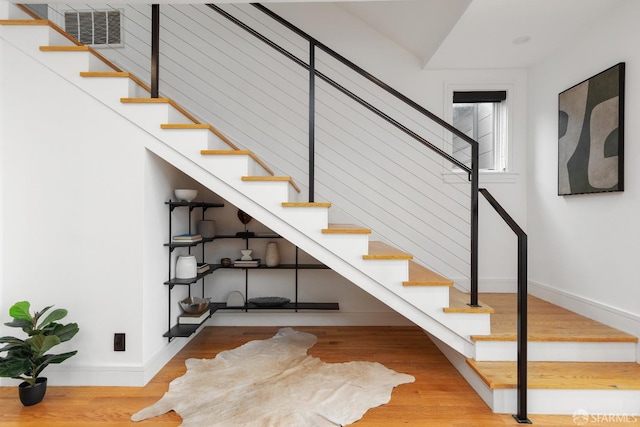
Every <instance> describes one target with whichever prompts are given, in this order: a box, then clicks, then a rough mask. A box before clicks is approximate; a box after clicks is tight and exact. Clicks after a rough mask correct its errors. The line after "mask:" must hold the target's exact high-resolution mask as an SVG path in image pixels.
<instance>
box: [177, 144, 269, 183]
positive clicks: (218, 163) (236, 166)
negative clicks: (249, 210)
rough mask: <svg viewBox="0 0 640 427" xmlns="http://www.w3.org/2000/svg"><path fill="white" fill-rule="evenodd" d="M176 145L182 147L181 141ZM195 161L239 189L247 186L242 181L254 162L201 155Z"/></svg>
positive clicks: (245, 157)
mask: <svg viewBox="0 0 640 427" xmlns="http://www.w3.org/2000/svg"><path fill="white" fill-rule="evenodd" d="M175 145H181V144H180V141H178V143H177V144H175ZM175 145H172V146H175ZM178 151H179V152H181V151H183V150H182V149H179V150H178ZM195 161H196V163H198V164H199V165H202V166H203V167H205V168H207V170H210V171H211V172H212V173H213V174H214V175H215V176H217V177H218V178H220V179H223V180H225V181H227V180H229V181H230V182H233V183H234V184H235V187H236V188H238V189H239V188H241V187H243V186H244V185H246V184H247V183H246V182H243V181H242V177H243V176H247V175H249V162H250V161H253V159H251V158H250V157H249V156H247V155H233V156H232V155H213V156H202V155H200V157H199V158H196V159H195ZM265 191H269V190H265ZM279 192H281V191H279Z"/></svg>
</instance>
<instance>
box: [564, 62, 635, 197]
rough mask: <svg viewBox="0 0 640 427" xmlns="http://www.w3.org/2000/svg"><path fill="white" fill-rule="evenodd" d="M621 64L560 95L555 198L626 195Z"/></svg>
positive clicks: (622, 64) (623, 68) (623, 71)
mask: <svg viewBox="0 0 640 427" xmlns="http://www.w3.org/2000/svg"><path fill="white" fill-rule="evenodd" d="M624 83H625V63H624V62H620V63H618V64H616V65H614V66H613V67H611V68H608V69H606V70H604V71H602V72H600V73H598V74H596V75H594V76H593V77H590V78H588V79H587V80H584V81H583V82H580V83H578V84H576V85H574V86H572V87H570V88H569V89H567V90H565V91H563V92H561V93H560V94H559V95H558V195H559V196H567V195H573V194H590V193H603V192H612V191H624Z"/></svg>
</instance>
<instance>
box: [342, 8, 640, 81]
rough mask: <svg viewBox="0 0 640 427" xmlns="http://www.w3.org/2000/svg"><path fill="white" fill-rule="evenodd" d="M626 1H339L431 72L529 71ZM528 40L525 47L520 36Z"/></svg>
mask: <svg viewBox="0 0 640 427" xmlns="http://www.w3.org/2000/svg"><path fill="white" fill-rule="evenodd" d="M624 1H636V0H405V1H382V2H379V1H374V2H344V3H337V4H339V5H340V7H342V8H344V9H345V10H347V11H348V12H349V13H351V14H353V15H355V16H357V17H358V18H360V19H361V20H362V21H364V22H366V23H367V24H368V25H370V26H372V27H374V28H375V29H377V30H378V31H379V32H381V33H383V34H384V35H386V36H387V37H388V38H390V39H391V40H393V41H394V42H396V43H397V44H399V45H400V46H402V47H404V48H405V49H406V50H407V51H409V52H410V53H412V54H413V55H415V56H416V57H417V58H418V59H419V60H420V61H421V63H422V64H423V66H424V67H425V68H428V69H451V68H454V69H465V68H528V67H530V66H531V65H533V64H535V63H537V62H538V61H540V60H541V59H543V58H544V57H546V56H548V55H550V54H551V53H552V52H553V51H555V50H557V49H560V48H562V47H563V46H565V45H566V44H568V43H570V42H571V41H572V40H575V39H576V38H578V37H580V34H582V33H584V32H586V31H588V30H589V27H590V26H591V25H592V24H593V23H594V22H595V21H597V20H598V19H600V18H602V17H603V16H605V15H606V14H607V13H608V12H610V11H611V10H613V9H614V8H616V7H617V6H618V5H619V4H620V3H622V2H624ZM523 37H528V38H529V40H528V41H527V42H525V43H522V44H515V43H513V41H514V40H516V39H517V38H523Z"/></svg>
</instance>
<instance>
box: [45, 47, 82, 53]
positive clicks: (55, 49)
mask: <svg viewBox="0 0 640 427" xmlns="http://www.w3.org/2000/svg"><path fill="white" fill-rule="evenodd" d="M40 50H41V51H42V52H88V51H89V50H90V49H89V46H40Z"/></svg>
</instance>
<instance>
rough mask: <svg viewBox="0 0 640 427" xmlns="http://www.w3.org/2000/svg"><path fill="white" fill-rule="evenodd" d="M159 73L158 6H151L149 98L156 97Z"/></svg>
mask: <svg viewBox="0 0 640 427" xmlns="http://www.w3.org/2000/svg"><path fill="white" fill-rule="evenodd" d="M159 71H160V5H159V4H152V5H151V97H152V98H157V97H158V80H159Z"/></svg>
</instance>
